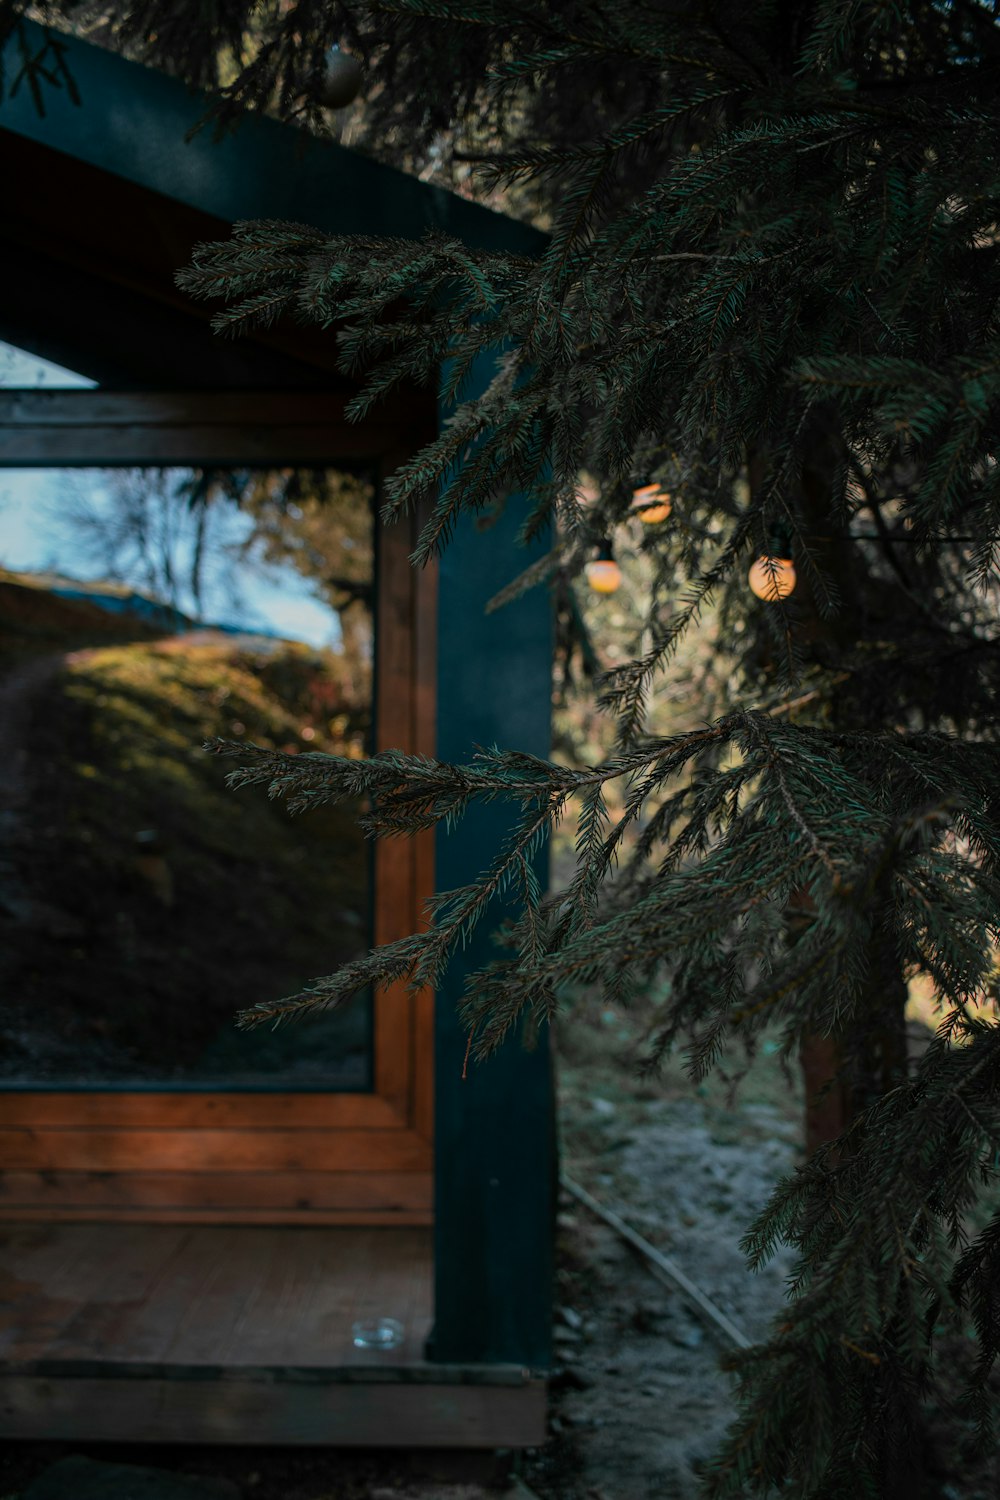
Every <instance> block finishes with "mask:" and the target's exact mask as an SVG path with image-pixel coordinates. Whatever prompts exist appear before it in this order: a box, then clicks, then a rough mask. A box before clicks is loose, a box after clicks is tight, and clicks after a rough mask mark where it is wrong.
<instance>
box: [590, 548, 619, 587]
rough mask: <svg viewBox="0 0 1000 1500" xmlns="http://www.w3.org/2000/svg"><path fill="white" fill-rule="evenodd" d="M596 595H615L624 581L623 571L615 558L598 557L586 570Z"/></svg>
mask: <svg viewBox="0 0 1000 1500" xmlns="http://www.w3.org/2000/svg"><path fill="white" fill-rule="evenodd" d="M584 572H585V573H586V575H587V582H588V583H589V584H590V587H591V588H592V589H593V590H594V593H595V594H613V593H615V592H616V590H617V589H618V587H619V585H620V584H621V581H622V570H621V568H620V567H619V566H618V564H617V563H616V562H615V560H614V558H613V557H597V558H595V559H594V561H593V562H589V563H587V565H586V567H585V568H584Z"/></svg>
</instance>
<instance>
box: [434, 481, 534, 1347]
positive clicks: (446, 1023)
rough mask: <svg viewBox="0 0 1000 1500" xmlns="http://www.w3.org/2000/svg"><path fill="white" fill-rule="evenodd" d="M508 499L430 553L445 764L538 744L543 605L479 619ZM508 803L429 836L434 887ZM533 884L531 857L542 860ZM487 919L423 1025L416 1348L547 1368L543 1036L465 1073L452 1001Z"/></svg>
mask: <svg viewBox="0 0 1000 1500" xmlns="http://www.w3.org/2000/svg"><path fill="white" fill-rule="evenodd" d="M518 508H519V507H518V506H517V502H516V499H512V500H511V502H510V503H509V505H508V508H507V512H506V514H504V515H503V516H501V517H500V518H499V519H497V520H496V521H495V522H494V523H492V524H491V525H490V526H489V528H488V529H487V530H485V531H483V530H482V529H481V527H480V526H478V525H477V524H475V523H474V522H472V521H470V520H468V519H466V520H464V521H463V522H462V523H461V525H460V526H459V527H458V529H457V532H456V535H455V538H454V540H453V542H452V543H451V545H450V546H449V547H448V548H447V549H446V551H445V553H444V555H443V557H442V559H441V564H440V585H439V595H438V642H439V646H438V695H437V701H438V718H437V730H438V742H437V754H438V756H439V758H440V759H442V760H445V761H464V760H467V759H468V758H469V757H470V756H471V755H472V754H473V753H474V751H475V748H476V746H477V745H490V744H494V743H496V744H499V745H502V746H506V747H510V748H512V749H518V750H525V751H529V752H531V753H533V754H535V755H539V756H547V755H548V752H549V732H550V713H551V648H552V610H551V601H550V598H549V594H548V591H547V590H545V589H534V590H531V591H530V592H529V593H527V594H526V595H523V596H522V597H521V598H520V599H519V600H518V601H517V602H516V603H513V604H510V605H508V606H506V607H505V608H504V609H501V610H499V611H497V612H496V613H494V614H490V615H487V614H486V612H485V606H486V602H487V600H488V599H489V598H490V597H491V595H493V594H494V593H496V592H497V590H498V589H500V588H501V587H502V586H503V584H505V583H507V582H508V581H509V580H510V579H511V577H513V576H514V574H515V573H516V572H517V571H519V570H520V568H521V567H523V566H524V564H525V562H526V561H527V560H528V559H526V557H525V554H524V552H523V550H521V549H520V548H519V547H518V546H517V544H516V536H517V530H518V524H519V520H520V517H519V516H518V515H517V513H516V512H517V510H518ZM509 817H510V814H509V811H508V810H505V809H503V808H502V807H488V808H483V807H479V808H474V809H473V810H472V811H471V812H470V813H469V814H468V816H467V817H466V818H465V819H464V820H463V822H462V823H460V824H459V825H458V827H457V828H456V829H454V830H453V831H452V832H450V833H448V832H442V833H441V834H439V837H438V840H437V850H436V870H437V881H436V883H437V886H438V888H439V889H444V890H449V889H454V888H455V887H457V886H461V885H465V884H467V883H468V882H469V881H471V880H472V879H474V878H475V877H476V876H477V875H478V874H479V873H480V871H481V870H482V869H483V867H484V865H485V864H487V863H488V861H489V859H490V857H491V855H492V853H493V852H494V851H495V850H496V849H497V848H498V847H499V846H500V844H501V843H502V841H503V839H504V837H505V835H506V833H507V831H508V829H509ZM539 874H540V876H541V877H542V879H543V883H544V875H545V871H544V869H540V870H539ZM500 915H501V913H500V911H499V909H498V910H497V912H496V914H495V916H494V921H493V923H492V924H491V923H489V922H487V923H486V924H484V929H481V930H480V931H479V932H478V933H477V934H476V936H475V938H474V940H473V941H472V942H471V943H470V944H469V946H468V948H467V949H465V950H464V951H463V952H462V953H461V954H460V955H458V956H457V957H456V958H455V960H454V961H453V962H452V965H451V967H450V969H449V971H448V974H447V976H446V978H445V981H444V982H443V983H442V985H441V987H440V989H439V991H438V995H437V1005H436V1025H435V1069H434V1074H435V1098H436V1105H435V1209H434V1223H435V1231H434V1232H435V1257H434V1261H435V1322H434V1328H433V1332H432V1334H431V1338H430V1341H429V1344H428V1349H427V1354H428V1358H429V1359H432V1360H436V1361H452V1362H485V1363H494V1362H496V1363H499V1362H507V1363H514V1364H520V1365H523V1366H528V1367H534V1368H539V1367H541V1368H544V1367H546V1366H547V1365H548V1364H549V1362H550V1355H551V1303H552V1276H553V1224H554V1213H555V1205H554V1193H555V1183H556V1176H555V1150H554V1143H555V1132H554V1094H553V1086H552V1069H551V1057H550V1053H549V1038H548V1033H547V1030H546V1029H545V1028H544V1027H543V1028H542V1029H541V1031H540V1034H539V1035H538V1036H537V1038H536V1039H535V1040H534V1042H533V1045H532V1046H531V1047H526V1046H525V1045H524V1044H523V1040H522V1038H521V1036H520V1035H515V1036H513V1037H512V1038H511V1039H510V1040H509V1041H508V1042H507V1043H506V1044H505V1046H504V1047H503V1048H502V1049H501V1050H500V1052H499V1053H498V1054H497V1055H495V1056H494V1057H492V1058H491V1059H490V1060H489V1061H487V1062H485V1063H481V1064H478V1065H476V1064H472V1065H470V1067H469V1070H468V1076H467V1077H466V1078H465V1079H463V1077H462V1071H463V1067H462V1064H463V1057H464V1053H465V1047H466V1034H465V1031H464V1029H463V1027H462V1025H461V1023H460V1020H459V1017H458V1014H457V1007H458V1004H459V1002H460V1001H461V998H462V995H463V992H464V988H465V983H466V979H467V977H468V975H469V974H470V973H471V972H472V971H474V970H475V969H477V968H479V967H480V966H481V965H483V964H486V963H488V962H489V961H490V960H491V959H492V958H495V956H496V949H495V947H494V946H493V943H492V940H491V933H490V930H489V929H490V927H491V926H495V924H496V921H497V920H498V919H499V917H500Z"/></svg>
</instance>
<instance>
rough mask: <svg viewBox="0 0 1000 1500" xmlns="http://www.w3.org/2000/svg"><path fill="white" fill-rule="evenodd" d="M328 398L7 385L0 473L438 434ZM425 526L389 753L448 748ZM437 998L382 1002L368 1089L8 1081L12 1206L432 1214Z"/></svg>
mask: <svg viewBox="0 0 1000 1500" xmlns="http://www.w3.org/2000/svg"><path fill="white" fill-rule="evenodd" d="M345 404H346V403H345V399H344V397H343V395H342V394H340V395H334V394H330V393H324V392H314V391H310V392H301V393H300V392H288V391H278V392H216V391H211V392H203V391H196V392H156V393H147V392H138V393H137V392H111V391H108V390H105V389H94V390H74V391H48V390H40V391H36V390H31V391H25V390H7V391H0V468H6V467H22V468H23V467H38V468H43V467H44V468H59V467H106V466H109V465H149V466H151V467H152V466H154V465H155V466H159V465H164V464H172V465H182V464H219V465H222V464H244V465H246V464H251V465H258V464H259V465H260V466H262V467H264V466H269V465H271V466H274V465H278V464H283V465H285V464H295V463H311V464H320V463H324V462H325V463H328V464H330V465H331V466H334V465H335V464H336V463H337V462H338V461H339V462H343V461H344V460H354V461H358V460H366V461H368V462H370V463H371V464H372V466H373V468H374V469H375V472H376V475H377V477H378V479H379V481H381V480H382V479H383V478H384V476H385V475H386V473H388V472H391V471H392V469H394V468H395V467H396V466H397V465H398V464H399V463H400V462H401V461H402V460H403V459H405V458H406V457H407V456H408V454H410V453H412V452H413V451H415V449H416V448H417V447H419V446H420V445H421V444H422V443H424V442H426V441H427V439H428V436H431V435H433V430H432V428H431V429H430V430H429V422H428V411H427V403H426V402H424V401H420V400H416V401H415V400H414V399H413V397H412V394H410V395H407V394H406V393H404V394H403V395H402V396H401V397H400V398H399V399H398V400H397V401H396V402H395V403H393V404H391V405H389V406H388V407H386V406H385V405H383V407H382V409H381V410H380V412H379V415H378V417H377V419H375V420H366V421H365V422H363V423H350V422H348V421H347V420H346V417H345V413H344V409H345ZM416 525H417V523H416V519H413V520H411V521H410V522H409V523H399V524H397V525H395V526H393V527H390V528H381V527H380V528H379V530H378V537H377V551H376V556H377V558H378V569H379V574H378V587H377V589H376V600H377V606H376V608H377V618H376V687H375V693H376V703H375V722H376V748H377V749H379V750H382V749H389V748H395V749H403V750H407V751H411V752H414V753H419V754H426V755H433V753H434V749H435V714H436V704H435V678H436V670H435V668H436V637H435V615H436V600H437V578H436V572H435V569H434V568H433V567H427V568H424V569H423V570H422V571H420V572H417V571H415V570H414V569H413V568H412V567H411V565H410V562H409V557H410V554H411V552H412V550H413V546H414V543H415V540H416ZM374 881H375V900H374V903H373V905H374V940H375V942H376V944H378V943H384V942H388V941H391V940H392V939H393V938H396V937H399V936H402V935H404V934H405V933H408V932H413V931H415V930H417V928H418V927H419V926H420V924H421V922H422V920H423V913H424V904H425V902H426V900H427V898H428V897H429V896H430V895H431V894H432V892H433V888H434V872H433V838H432V836H431V835H430V834H425V835H422V836H419V837H418V838H415V839H406V840H403V839H400V840H397V841H394V842H393V843H391V844H385V843H379V844H377V845H376V846H375V860H374ZM433 1027H434V1021H433V997H432V996H431V995H430V994H429V993H421V994H419V995H416V996H413V995H411V994H409V993H408V991H407V989H406V986H405V984H396V985H393V986H391V987H389V988H387V989H386V990H384V991H382V992H380V993H379V994H377V995H376V997H375V1001H374V1088H373V1090H372V1092H371V1093H366V1094H349V1093H335V1094H334V1093H331V1094H321V1093H308V1094H294V1093H287V1094H281V1093H262V1092H245V1093H239V1092H236V1091H233V1092H226V1093H212V1092H210V1091H207V1090H206V1091H204V1092H195V1091H190V1090H185V1091H184V1092H171V1091H167V1090H164V1091H162V1092H159V1091H156V1092H154V1091H148V1092H147V1091H143V1092H135V1093H130V1092H127V1091H124V1090H103V1091H102V1090H94V1091H92V1092H91V1091H87V1092H83V1091H79V1090H72V1091H71V1090H58V1089H51V1090H50V1089H39V1090H35V1089H14V1090H2V1089H0V1165H2V1166H3V1167H4V1169H5V1170H4V1172H3V1174H2V1180H0V1218H6V1219H12V1218H16V1219H25V1218H43V1217H44V1218H52V1217H58V1218H70V1219H84V1218H95V1217H97V1218H104V1217H109V1216H110V1217H115V1218H134V1219H158V1218H164V1219H185V1220H189V1221H193V1222H206V1221H219V1220H229V1221H233V1220H241V1219H242V1220H246V1221H252V1222H296V1223H303V1222H309V1223H355V1224H357V1223H378V1222H383V1223H384V1222H392V1223H396V1224H400V1223H429V1222H430V1221H431V1217H432V1215H431V1192H432V1182H433V1177H432V1170H433V1140H432V1137H433V1046H434V1037H433Z"/></svg>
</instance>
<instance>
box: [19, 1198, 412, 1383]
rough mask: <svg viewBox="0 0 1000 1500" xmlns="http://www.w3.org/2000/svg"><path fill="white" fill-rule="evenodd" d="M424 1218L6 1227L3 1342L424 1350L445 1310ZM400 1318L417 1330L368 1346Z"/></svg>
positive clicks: (132, 1358) (184, 1353) (53, 1351)
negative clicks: (396, 1222) (364, 1332)
mask: <svg viewBox="0 0 1000 1500" xmlns="http://www.w3.org/2000/svg"><path fill="white" fill-rule="evenodd" d="M431 1273H432V1237H431V1233H430V1231H429V1230H427V1229H424V1228H401V1229H389V1230H384V1229H378V1228H367V1227H360V1228H349V1229H342V1228H336V1229H323V1228H298V1227H295V1226H285V1225H281V1226H258V1225H253V1226H248V1225H221V1226H216V1225H169V1224H168V1225H161V1224H49V1225H44V1226H41V1225H40V1226H33V1227H32V1229H31V1230H30V1232H29V1231H27V1230H24V1229H20V1230H17V1229H15V1230H13V1231H11V1232H10V1233H8V1234H6V1235H5V1236H3V1237H2V1238H0V1301H2V1302H3V1304H4V1313H3V1322H2V1323H0V1341H2V1342H0V1350H2V1351H3V1353H4V1354H5V1356H6V1358H7V1360H8V1361H9V1362H11V1363H13V1364H18V1363H24V1362H28V1361H31V1360H37V1359H43V1358H51V1359H58V1360H83V1359H106V1360H110V1361H117V1362H123V1363H130V1362H134V1363H136V1364H143V1363H153V1364H157V1363H166V1364H174V1365H177V1366H178V1367H180V1366H183V1367H185V1368H190V1367H199V1366H212V1367H218V1366H220V1365H221V1366H225V1367H226V1368H234V1369H237V1368H241V1367H252V1368H258V1367H264V1366H268V1365H272V1366H276V1367H284V1366H298V1367H312V1368H317V1369H321V1368H325V1367H330V1366H335V1365H343V1364H350V1363H356V1364H359V1365H371V1364H373V1363H374V1364H375V1365H380V1364H382V1363H384V1362H385V1361H386V1360H395V1361H396V1362H400V1361H402V1362H413V1361H419V1360H421V1359H422V1358H423V1346H424V1341H425V1339H426V1337H427V1333H428V1331H429V1327H430V1322H431V1315H432V1302H431V1299H432V1274H431ZM379 1316H384V1317H392V1318H396V1319H397V1320H398V1321H399V1322H401V1323H402V1324H403V1326H404V1329H405V1334H406V1337H405V1342H404V1344H403V1345H402V1347H401V1348H400V1349H397V1350H393V1351H390V1352H383V1351H374V1352H371V1351H365V1350H355V1349H354V1347H353V1343H352V1338H351V1325H352V1324H353V1322H354V1321H355V1320H356V1319H359V1318H373V1317H379Z"/></svg>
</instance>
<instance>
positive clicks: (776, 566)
mask: <svg viewBox="0 0 1000 1500" xmlns="http://www.w3.org/2000/svg"><path fill="white" fill-rule="evenodd" d="M747 582H748V583H749V585H750V589H751V591H752V592H753V593H755V594H756V595H757V598H758V599H764V600H766V601H767V603H768V604H776V603H777V601H778V600H779V599H787V598H788V596H789V594H790V593H791V592H792V590H793V589H794V587H795V568H794V565H793V563H792V560H791V558H790V557H767V556H764V557H758V559H757V561H756V562H755V563H754V565H753V567H752V568H751V569H750V572H749V573H748V574H747Z"/></svg>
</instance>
